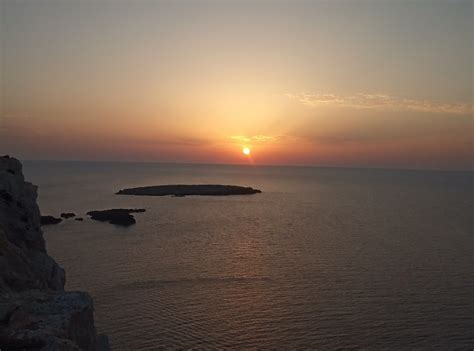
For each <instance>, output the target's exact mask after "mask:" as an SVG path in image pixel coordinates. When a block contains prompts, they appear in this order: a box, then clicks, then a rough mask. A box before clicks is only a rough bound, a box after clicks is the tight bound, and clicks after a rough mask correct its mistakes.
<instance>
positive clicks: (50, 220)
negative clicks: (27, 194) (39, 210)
mask: <svg viewBox="0 0 474 351" xmlns="http://www.w3.org/2000/svg"><path fill="white" fill-rule="evenodd" d="M62 221H63V220H62V219H61V218H56V217H53V216H41V219H40V224H41V225H49V224H58V223H61V222H62Z"/></svg>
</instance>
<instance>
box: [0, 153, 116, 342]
mask: <svg viewBox="0 0 474 351" xmlns="http://www.w3.org/2000/svg"><path fill="white" fill-rule="evenodd" d="M0 194H8V195H9V196H0V349H1V350H100V349H102V350H106V349H108V342H107V339H106V337H101V336H98V335H97V333H96V330H95V326H94V318H93V303H92V299H91V298H90V296H89V295H88V294H87V293H84V292H66V291H64V284H65V273H64V270H63V269H62V268H61V267H60V266H59V265H58V264H57V263H56V262H55V261H54V260H53V259H52V258H51V257H50V256H48V254H47V252H46V247H45V242H44V239H43V234H42V232H41V229H40V212H39V209H38V205H37V204H36V197H37V193H36V187H35V186H34V185H32V184H30V183H28V182H25V181H24V178H23V173H22V169H21V163H20V162H19V161H18V160H16V159H14V158H10V157H0Z"/></svg>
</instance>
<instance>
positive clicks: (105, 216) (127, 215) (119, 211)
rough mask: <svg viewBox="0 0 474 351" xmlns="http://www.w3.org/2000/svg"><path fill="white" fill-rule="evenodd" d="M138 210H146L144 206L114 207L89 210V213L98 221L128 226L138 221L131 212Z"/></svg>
mask: <svg viewBox="0 0 474 351" xmlns="http://www.w3.org/2000/svg"><path fill="white" fill-rule="evenodd" d="M138 212H145V210H144V209H143V208H135V209H126V208H112V209H110V210H101V211H89V212H87V214H88V215H89V216H90V217H91V218H92V219H95V220H96V221H102V222H109V223H111V224H116V225H121V226H125V227H126V226H129V225H132V224H135V223H136V220H135V217H133V216H132V215H131V213H138Z"/></svg>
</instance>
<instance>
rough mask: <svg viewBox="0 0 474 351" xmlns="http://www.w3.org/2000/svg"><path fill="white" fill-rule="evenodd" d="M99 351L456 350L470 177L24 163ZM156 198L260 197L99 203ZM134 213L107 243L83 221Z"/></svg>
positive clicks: (103, 230) (473, 244)
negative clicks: (177, 191)
mask: <svg viewBox="0 0 474 351" xmlns="http://www.w3.org/2000/svg"><path fill="white" fill-rule="evenodd" d="M23 164H24V166H23V168H24V173H25V176H26V179H27V180H28V181H30V182H32V183H34V184H36V185H38V186H39V188H38V194H39V197H38V201H39V206H40V210H41V212H42V214H44V215H54V216H59V214H60V213H61V212H75V213H76V214H77V215H78V216H79V217H83V218H84V221H83V222H79V221H75V220H74V219H68V220H64V221H63V222H62V223H60V224H59V225H50V226H44V227H43V232H44V236H45V239H46V243H47V250H48V253H49V254H50V255H51V256H53V257H54V258H55V259H56V260H57V261H58V262H59V263H60V264H61V265H62V266H63V267H64V268H65V270H66V275H67V277H66V281H67V283H66V289H68V290H85V291H88V292H89V293H90V294H91V296H92V297H93V299H94V305H95V319H96V326H97V329H98V330H99V332H101V333H105V334H108V336H109V338H110V342H111V346H112V348H113V349H114V350H155V349H198V350H199V349H206V350H207V349H216V350H225V349H233V350H247V349H283V350H287V349H291V350H295V349H296V350H300V349H305V350H333V349H340V350H344V349H365V350H472V349H473V348H474V221H473V218H474V216H473V213H474V211H473V199H474V192H473V179H474V173H472V172H454V171H453V172H451V171H419V170H384V169H348V168H347V169H346V168H323V167H277V166H230V165H229V166H228V165H195V164H194V165H190V164H188V165H187V164H159V163H119V162H117V163H111V162H109V163H102V162H55V161H24V162H23ZM161 184H233V185H242V186H251V187H254V188H257V189H260V190H262V193H261V194H255V195H243V196H223V197H216V196H187V197H147V196H124V195H115V193H116V192H117V191H118V190H120V189H123V188H128V187H137V186H145V185H161ZM108 208H144V209H146V212H144V213H136V214H134V216H135V218H136V221H137V223H136V224H135V225H132V226H130V227H119V226H116V225H112V224H109V223H104V222H97V221H94V220H91V219H89V218H88V216H87V215H86V212H88V211H91V210H100V209H108Z"/></svg>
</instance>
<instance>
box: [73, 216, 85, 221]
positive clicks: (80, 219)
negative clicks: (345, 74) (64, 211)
mask: <svg viewBox="0 0 474 351" xmlns="http://www.w3.org/2000/svg"><path fill="white" fill-rule="evenodd" d="M74 220H75V221H79V222H82V221H83V220H84V218H82V217H77V218H74Z"/></svg>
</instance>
